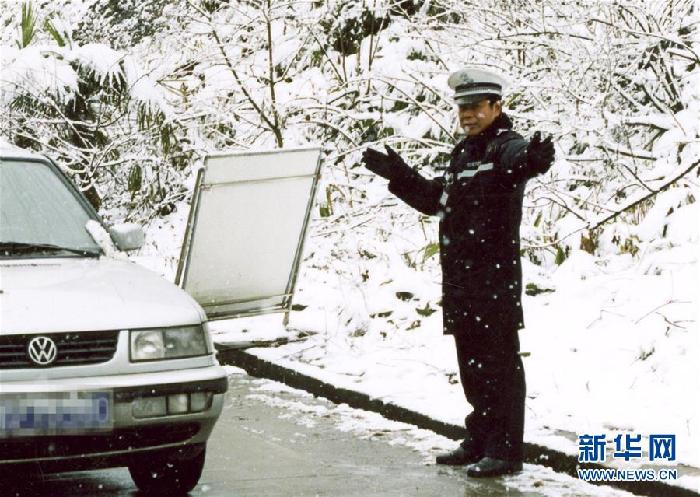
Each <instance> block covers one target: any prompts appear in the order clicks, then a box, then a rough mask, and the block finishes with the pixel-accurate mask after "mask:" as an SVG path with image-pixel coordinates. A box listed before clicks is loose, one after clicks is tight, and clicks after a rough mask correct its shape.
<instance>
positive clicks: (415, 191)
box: [389, 168, 445, 215]
mask: <svg viewBox="0 0 700 497" xmlns="http://www.w3.org/2000/svg"><path fill="white" fill-rule="evenodd" d="M444 186H445V184H444V182H443V180H442V178H436V179H426V178H424V177H423V176H421V175H420V174H419V173H417V172H416V171H414V170H413V169H411V168H407V169H405V170H403V171H402V174H401V175H398V176H396V177H394V178H392V179H391V180H390V181H389V191H390V192H391V193H393V194H394V195H396V196H397V197H399V198H400V199H401V200H403V201H404V202H406V203H407V204H408V205H410V206H411V207H413V208H414V209H417V210H419V211H420V212H422V213H423V214H428V215H435V214H437V212H438V208H439V207H440V197H441V196H442V190H443V188H444Z"/></svg>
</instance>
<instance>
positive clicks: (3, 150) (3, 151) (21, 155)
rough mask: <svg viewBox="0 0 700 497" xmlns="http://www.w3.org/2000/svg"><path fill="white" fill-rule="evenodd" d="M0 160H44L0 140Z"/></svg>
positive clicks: (33, 153) (37, 155) (39, 156)
mask: <svg viewBox="0 0 700 497" xmlns="http://www.w3.org/2000/svg"><path fill="white" fill-rule="evenodd" d="M0 158H2V159H34V160H36V159H46V158H45V157H43V156H41V155H39V154H37V153H36V152H32V151H31V150H26V149H23V148H19V147H18V146H16V145H13V144H11V143H8V142H6V141H5V140H3V139H0Z"/></svg>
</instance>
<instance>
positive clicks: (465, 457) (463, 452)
mask: <svg viewBox="0 0 700 497" xmlns="http://www.w3.org/2000/svg"><path fill="white" fill-rule="evenodd" d="M481 458H482V454H480V453H478V452H476V451H474V450H472V449H469V448H464V447H463V446H461V445H460V446H459V447H457V448H456V449H455V450H453V451H452V452H447V453H445V454H439V455H438V456H437V457H436V458H435V464H449V465H451V466H463V465H465V464H473V463H475V462H477V461H479V460H480V459H481Z"/></svg>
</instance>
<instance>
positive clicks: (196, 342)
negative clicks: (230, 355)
mask: <svg viewBox="0 0 700 497" xmlns="http://www.w3.org/2000/svg"><path fill="white" fill-rule="evenodd" d="M129 343H130V357H131V361H132V362H136V361H157V360H160V359H177V358H183V357H194V356H201V355H207V354H208V353H209V351H208V350H207V338H206V334H205V331H204V328H203V327H202V326H182V327H176V328H153V329H146V330H131V332H130V335H129Z"/></svg>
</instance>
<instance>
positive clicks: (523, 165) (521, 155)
mask: <svg viewBox="0 0 700 497" xmlns="http://www.w3.org/2000/svg"><path fill="white" fill-rule="evenodd" d="M498 162H499V165H500V168H501V172H502V173H503V174H504V175H505V179H506V180H507V181H512V182H513V183H522V182H524V181H527V180H528V179H530V178H533V177H535V176H537V175H538V174H543V173H546V172H547V171H548V170H549V168H550V167H551V165H552V162H554V145H553V144H552V138H551V137H547V138H546V139H545V140H542V139H541V136H540V132H539V131H537V132H535V134H534V136H533V138H532V140H531V141H530V142H527V141H526V140H524V139H522V138H514V139H512V140H508V141H507V142H506V143H504V144H503V146H502V148H501V151H500V154H499V161H498Z"/></svg>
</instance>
